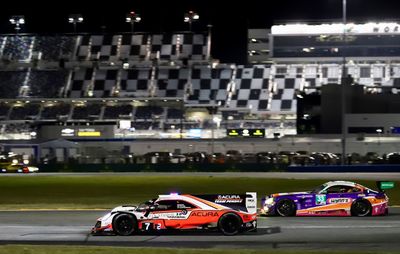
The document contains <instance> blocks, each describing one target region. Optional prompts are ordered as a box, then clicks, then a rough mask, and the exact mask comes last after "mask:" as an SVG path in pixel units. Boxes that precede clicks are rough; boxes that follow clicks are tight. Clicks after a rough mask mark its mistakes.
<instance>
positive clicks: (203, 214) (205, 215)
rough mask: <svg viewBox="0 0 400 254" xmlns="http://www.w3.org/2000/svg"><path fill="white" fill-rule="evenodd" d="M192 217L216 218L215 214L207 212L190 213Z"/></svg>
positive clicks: (216, 214)
mask: <svg viewBox="0 0 400 254" xmlns="http://www.w3.org/2000/svg"><path fill="white" fill-rule="evenodd" d="M192 216H198V217H216V216H218V213H217V212H208V211H196V212H193V213H192Z"/></svg>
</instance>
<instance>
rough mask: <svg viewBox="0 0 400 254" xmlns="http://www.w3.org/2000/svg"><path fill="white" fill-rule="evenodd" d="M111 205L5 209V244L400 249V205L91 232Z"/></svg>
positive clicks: (1, 234) (1, 220)
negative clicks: (234, 227)
mask: <svg viewBox="0 0 400 254" xmlns="http://www.w3.org/2000/svg"><path fill="white" fill-rule="evenodd" d="M105 212H106V211H100V210H98V211H3V212H0V229H1V230H0V244H77V245H100V246H106V245H107V246H135V247H176V248H183V247H190V248H246V249H249V248H253V249H289V250H298V249H303V250H316V251H318V250H327V251H329V250H370V251H371V250H376V251H383V250H385V251H389V250H400V241H399V239H400V208H391V209H390V214H389V215H388V216H382V217H365V218H358V217H290V218H282V217H261V218H259V220H258V230H257V232H248V233H243V234H240V235H237V236H223V235H221V234H220V233H218V232H210V231H186V232H171V233H161V234H140V235H135V236H124V237H123V236H92V235H91V234H90V229H91V227H92V226H93V225H94V224H95V222H96V218H98V217H99V216H101V215H102V214H104V213H105Z"/></svg>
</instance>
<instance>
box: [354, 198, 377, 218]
mask: <svg viewBox="0 0 400 254" xmlns="http://www.w3.org/2000/svg"><path fill="white" fill-rule="evenodd" d="M350 211H351V215H352V216H358V217H364V216H368V215H371V213H372V206H371V203H370V202H369V201H368V200H365V199H359V200H356V201H354V202H353V204H352V205H351V210H350Z"/></svg>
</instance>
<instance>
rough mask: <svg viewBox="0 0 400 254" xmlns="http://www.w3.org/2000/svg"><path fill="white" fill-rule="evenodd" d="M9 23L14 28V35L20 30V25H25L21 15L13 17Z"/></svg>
mask: <svg viewBox="0 0 400 254" xmlns="http://www.w3.org/2000/svg"><path fill="white" fill-rule="evenodd" d="M9 21H10V23H11V24H12V25H14V26H15V33H18V32H19V30H21V25H23V24H25V17H24V16H23V15H14V16H11V17H10V19H9Z"/></svg>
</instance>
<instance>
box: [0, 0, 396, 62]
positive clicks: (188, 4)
mask: <svg viewBox="0 0 400 254" xmlns="http://www.w3.org/2000/svg"><path fill="white" fill-rule="evenodd" d="M49 2H50V1H49V0H46V1H44V0H40V1H34V0H33V1H23V0H21V1H18V0H13V1H9V0H4V1H2V7H1V8H0V33H10V32H13V31H14V30H13V27H12V26H11V25H10V24H9V22H8V19H9V17H10V15H15V14H22V15H25V18H26V25H25V27H24V29H23V30H22V31H23V32H29V33H62V32H72V30H73V29H72V25H71V24H68V23H67V17H68V14H70V13H81V14H82V15H83V16H84V18H85V21H84V23H83V24H79V25H78V31H79V32H96V33H101V32H111V33H113V32H128V31H129V30H130V26H129V24H127V23H125V15H126V13H128V12H129V11H131V10H134V11H135V12H136V13H139V14H140V15H141V17H142V22H141V23H139V24H135V31H137V32H154V33H158V32H170V31H184V30H188V24H186V23H184V22H183V14H184V12H186V11H188V10H194V11H196V12H197V13H198V14H199V15H200V21H199V22H197V23H195V24H193V30H194V31H205V30H206V27H207V24H212V25H213V46H212V55H213V56H214V58H218V59H221V61H222V62H236V63H244V62H245V60H246V41H247V39H246V36H247V28H263V27H270V26H271V25H272V24H274V23H277V22H283V21H290V20H291V21H293V20H296V21H302V20H303V21H304V20H306V21H334V20H336V21H339V20H340V19H341V15H342V0H297V1H296V0H264V1H261V0H247V1H240V2H239V1H234V0H230V1H227V0H213V1H212V0H186V1H184V0H175V1H172V0H170V1H166V0H161V1H156V0H153V1H151V0H136V1H133V0H130V1H127V0H114V1H109V0H106V1H100V0H98V1H93V0H67V1H62V0H53V1H51V2H53V3H52V4H49ZM347 13H348V19H349V21H353V22H364V21H381V20H387V21H393V20H394V21H396V20H400V0H347Z"/></svg>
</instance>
